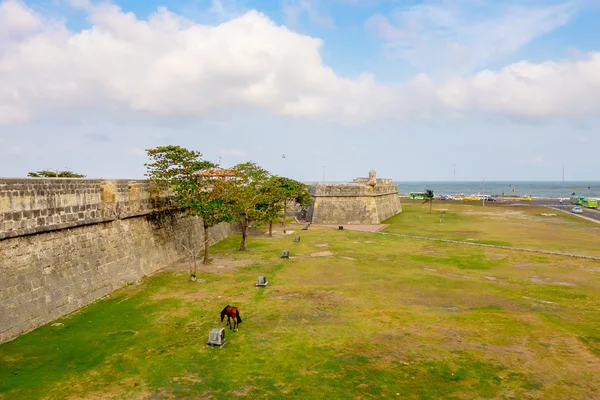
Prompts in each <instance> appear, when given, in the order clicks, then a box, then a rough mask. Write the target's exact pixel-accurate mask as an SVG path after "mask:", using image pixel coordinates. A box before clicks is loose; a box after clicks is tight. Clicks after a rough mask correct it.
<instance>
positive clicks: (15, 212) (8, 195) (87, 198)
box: [0, 178, 156, 240]
mask: <svg viewBox="0 0 600 400" xmlns="http://www.w3.org/2000/svg"><path fill="white" fill-rule="evenodd" d="M152 187H153V185H152V183H151V182H150V181H149V180H127V179H85V178H83V179H77V178H75V179H71V178H67V179H65V178H45V179H44V178H0V240H2V239H8V238H15V237H19V236H27V235H34V234H37V233H44V232H51V231H55V230H61V229H67V228H74V227H77V226H86V225H92V224H97V223H102V222H110V221H115V220H118V219H125V218H132V217H138V216H143V215H148V214H150V213H152V212H153V211H155V210H156V205H155V202H154V201H153V198H155V197H156V195H155V194H153V190H152Z"/></svg>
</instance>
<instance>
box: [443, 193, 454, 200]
mask: <svg viewBox="0 0 600 400" xmlns="http://www.w3.org/2000/svg"><path fill="white" fill-rule="evenodd" d="M451 199H452V198H451V197H450V196H448V195H447V194H443V195H441V196H440V200H451Z"/></svg>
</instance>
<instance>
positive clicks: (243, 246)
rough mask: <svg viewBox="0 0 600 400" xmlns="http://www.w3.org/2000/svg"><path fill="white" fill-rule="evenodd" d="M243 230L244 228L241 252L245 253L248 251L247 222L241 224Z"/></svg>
mask: <svg viewBox="0 0 600 400" xmlns="http://www.w3.org/2000/svg"><path fill="white" fill-rule="evenodd" d="M241 225H242V226H241V228H242V243H241V244H240V250H241V251H244V250H246V238H247V236H248V223H247V222H246V221H244V222H243V223H242V224H241Z"/></svg>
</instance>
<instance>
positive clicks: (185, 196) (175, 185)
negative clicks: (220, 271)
mask: <svg viewBox="0 0 600 400" xmlns="http://www.w3.org/2000/svg"><path fill="white" fill-rule="evenodd" d="M146 151H147V152H148V156H149V157H150V158H151V160H152V162H151V163H150V164H145V165H146V167H147V170H148V172H147V173H146V175H147V176H148V177H149V178H150V180H151V181H153V182H154V183H156V184H157V185H158V186H159V187H161V188H163V189H165V190H168V191H169V192H170V195H169V197H168V201H169V203H168V205H170V206H171V207H174V208H176V209H178V210H180V211H182V212H184V213H186V214H187V215H194V216H198V217H200V218H201V219H202V223H203V228H204V259H203V261H202V262H203V264H208V263H209V257H208V256H209V250H208V248H209V230H208V229H209V228H210V227H213V226H215V225H217V224H219V223H221V222H229V221H230V220H231V213H230V208H229V204H228V201H227V200H226V196H225V193H224V189H225V187H224V186H223V185H222V183H221V179H220V174H219V173H217V172H216V171H220V168H219V166H218V165H216V164H213V163H211V162H209V161H205V160H202V158H201V157H202V154H201V153H200V152H198V151H195V150H188V149H186V148H183V147H180V146H159V147H157V148H155V149H148V150H146ZM190 243H191V242H190V240H189V238H188V241H187V245H185V244H184V243H182V246H183V247H184V248H185V249H186V251H188V253H190V255H191V257H192V258H193V260H194V272H193V273H192V274H191V275H192V277H194V278H195V276H196V257H197V252H195V251H194V250H193V249H192V248H191V245H190Z"/></svg>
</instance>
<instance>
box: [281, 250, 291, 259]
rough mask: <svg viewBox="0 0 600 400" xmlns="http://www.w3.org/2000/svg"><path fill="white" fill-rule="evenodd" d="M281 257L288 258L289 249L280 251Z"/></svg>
mask: <svg viewBox="0 0 600 400" xmlns="http://www.w3.org/2000/svg"><path fill="white" fill-rule="evenodd" d="M281 258H290V251H289V250H284V251H282V252H281Z"/></svg>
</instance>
